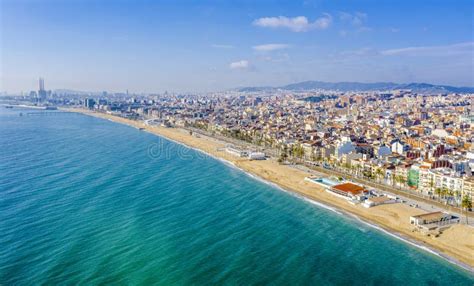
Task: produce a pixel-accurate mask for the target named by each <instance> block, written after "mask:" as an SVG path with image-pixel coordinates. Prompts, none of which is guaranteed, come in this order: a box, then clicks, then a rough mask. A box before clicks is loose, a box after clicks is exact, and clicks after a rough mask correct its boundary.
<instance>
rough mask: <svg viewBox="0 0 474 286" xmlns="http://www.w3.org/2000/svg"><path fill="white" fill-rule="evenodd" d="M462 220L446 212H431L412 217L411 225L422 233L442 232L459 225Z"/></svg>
mask: <svg viewBox="0 0 474 286" xmlns="http://www.w3.org/2000/svg"><path fill="white" fill-rule="evenodd" d="M459 221H460V218H459V217H457V216H453V215H451V214H449V213H446V212H441V211H437V212H431V213H426V214H420V215H415V216H411V217H410V224H412V225H414V226H415V227H416V228H417V229H418V230H420V231H422V232H429V231H434V230H441V229H443V228H447V227H449V226H451V225H452V224H456V223H459Z"/></svg>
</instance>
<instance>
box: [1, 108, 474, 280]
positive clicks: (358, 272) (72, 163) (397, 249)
mask: <svg viewBox="0 0 474 286" xmlns="http://www.w3.org/2000/svg"><path fill="white" fill-rule="evenodd" d="M19 112H23V113H24V112H25V110H18V109H14V110H7V109H4V108H3V107H2V108H1V110H0V147H1V148H0V174H1V176H0V285H33V284H34V285H38V284H48V285H54V284H68V285H71V284H85V285H96V284H114V285H120V284H129V285H130V284H131V285H136V284H141V285H188V284H193V285H209V284H219V285H220V284H227V285H256V284H258V285H264V284H272V285H472V284H473V283H474V278H473V276H472V274H470V273H468V272H467V271H465V270H463V269H461V268H459V267H456V266H454V265H452V264H450V263H448V262H446V261H445V260H443V259H441V258H439V257H436V256H434V255H432V254H429V253H427V252H424V251H422V250H420V249H418V248H415V247H413V246H410V245H408V244H405V243H403V242H401V241H399V240H397V239H395V238H392V237H390V236H388V235H386V234H383V233H381V232H379V231H378V230H375V229H372V228H370V227H368V226H366V225H364V224H361V223H359V222H357V221H355V220H353V219H348V218H345V217H344V216H342V215H339V214H336V213H334V212H331V211H329V210H326V209H323V208H320V207H317V206H314V205H312V204H310V203H308V202H305V201H304V200H302V199H300V198H297V197H295V196H292V195H290V194H288V193H285V192H282V191H280V190H278V189H276V188H273V187H271V186H269V185H266V184H264V183H262V182H260V181H257V180H254V179H253V178H251V177H249V176H247V175H246V174H244V173H242V172H241V171H239V170H236V169H233V168H231V167H229V166H227V165H226V164H224V163H222V162H220V161H217V160H214V159H212V158H209V157H206V156H203V155H201V154H200V153H198V152H196V151H193V150H190V149H186V148H184V147H181V145H177V144H175V143H172V142H170V141H167V140H165V139H162V138H160V137H157V136H154V135H151V134H148V133H146V132H143V131H139V130H137V129H134V128H131V127H128V126H123V125H120V124H117V123H113V122H110V121H106V120H100V119H97V118H92V117H88V116H84V115H79V114H60V113H58V114H56V115H51V114H50V113H48V115H47V114H44V115H36V116H22V117H20V116H18V113H19Z"/></svg>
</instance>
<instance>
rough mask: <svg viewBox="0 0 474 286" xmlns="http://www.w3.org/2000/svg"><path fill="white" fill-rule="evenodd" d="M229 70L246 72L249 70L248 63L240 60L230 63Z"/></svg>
mask: <svg viewBox="0 0 474 286" xmlns="http://www.w3.org/2000/svg"><path fill="white" fill-rule="evenodd" d="M229 68H230V69H232V70H246V69H249V68H250V63H249V61H247V60H240V61H236V62H232V63H230V64H229Z"/></svg>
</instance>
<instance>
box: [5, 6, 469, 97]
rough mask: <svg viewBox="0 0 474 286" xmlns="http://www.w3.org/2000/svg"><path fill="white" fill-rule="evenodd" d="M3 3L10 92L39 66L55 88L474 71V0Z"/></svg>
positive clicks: (439, 79)
mask: <svg viewBox="0 0 474 286" xmlns="http://www.w3.org/2000/svg"><path fill="white" fill-rule="evenodd" d="M1 5H2V28H1V30H2V37H1V42H2V72H1V87H0V90H1V91H7V92H20V91H24V92H28V91H29V90H36V88H37V87H36V85H37V79H38V78H39V77H43V78H47V79H48V86H50V87H55V89H61V88H66V89H75V90H85V91H103V90H108V91H112V92H114V91H124V90H127V89H128V90H130V91H131V92H132V93H140V92H163V91H165V90H168V91H175V92H183V91H187V92H191V91H196V92H201V91H217V90H225V89H230V88H236V87H242V86H281V85H285V84H289V83H294V82H299V81H305V80H320V81H328V82H340V81H354V82H382V81H383V82H397V83H409V82H427V83H433V84H447V85H453V86H473V82H474V80H473V77H474V75H473V74H474V73H473V50H474V49H473V47H474V42H473V39H472V8H471V5H470V3H469V1H459V2H457V3H456V7H454V6H453V5H450V4H449V3H441V2H425V3H416V4H412V3H408V2H396V3H395V2H390V1H384V2H383V3H377V2H372V1H365V2H358V3H340V2H336V3H334V2H333V3H331V2H328V1H302V2H299V3H287V2H281V1H264V2H259V3H252V2H247V1H240V2H238V3H232V4H229V3H222V2H218V1H206V2H200V3H197V2H180V3H167V2H159V3H148V2H144V1H140V2H139V3H138V4H137V3H135V2H133V3H132V2H128V1H125V2H121V3H108V2H101V1H83V2H81V1H78V2H68V3H62V2H56V1H41V2H40V1H38V2H36V1H19V2H14V1H3V2H2V3H1ZM463 8H465V9H463ZM421 12H422V13H421ZM466 12H467V13H466ZM400 15H405V17H403V18H402V17H400ZM31 43H34V44H31Z"/></svg>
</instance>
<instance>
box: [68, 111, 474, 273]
mask: <svg viewBox="0 0 474 286" xmlns="http://www.w3.org/2000/svg"><path fill="white" fill-rule="evenodd" d="M63 110H66V111H71V112H79V113H83V114H87V115H91V116H95V117H99V118H103V119H109V120H112V121H114V122H118V123H122V124H127V125H131V126H134V127H137V128H138V127H139V128H144V130H146V131H148V132H150V133H153V134H156V135H159V136H163V137H166V138H168V139H171V140H174V141H177V142H180V143H183V144H185V145H187V146H189V147H192V148H196V149H199V150H202V151H204V152H205V153H208V154H209V155H211V156H214V157H217V158H221V159H224V160H226V161H228V162H230V163H232V164H233V165H235V166H236V167H238V168H240V169H242V170H244V171H245V172H248V173H250V174H253V175H255V176H257V177H259V178H262V179H264V180H266V181H268V182H271V183H274V184H276V185H278V186H280V187H281V188H283V189H285V190H287V191H291V192H294V193H297V194H299V195H301V196H303V197H305V198H308V199H310V200H313V201H316V202H321V203H323V204H326V205H329V206H332V207H334V208H336V209H339V210H342V211H343V212H342V213H343V215H349V214H353V215H355V216H357V217H358V218H360V219H361V220H363V221H365V222H368V223H371V224H374V225H376V226H378V227H380V228H383V229H384V230H386V231H388V232H390V233H392V234H395V235H397V236H399V237H402V238H404V239H406V240H409V241H411V242H416V244H418V245H421V246H422V247H426V248H429V249H430V250H433V251H435V252H437V253H439V254H440V255H442V256H443V257H445V258H447V259H448V260H451V261H454V262H456V263H458V264H459V265H461V266H463V267H464V268H466V269H468V270H470V271H473V267H474V228H472V227H469V226H466V225H462V224H458V225H453V226H452V227H450V228H449V229H447V230H444V231H443V232H442V234H441V235H439V236H438V237H433V236H429V237H428V236H425V235H422V234H420V233H418V232H413V226H412V225H410V223H409V217H410V216H412V215H417V214H421V213H424V212H425V211H423V210H420V209H416V208H412V207H410V206H408V205H406V204H401V203H397V204H389V205H380V206H376V207H373V208H368V209H367V208H364V207H363V206H361V205H352V204H349V203H348V202H347V201H346V200H343V199H340V198H338V197H335V196H333V195H331V194H329V193H327V192H326V191H324V189H323V188H322V187H319V186H318V185H316V184H313V183H311V182H308V181H305V180H304V179H305V177H307V176H308V173H306V172H304V171H302V170H298V169H296V168H292V167H291V166H286V165H281V164H279V163H278V162H276V160H274V159H267V160H262V161H250V160H248V159H243V158H239V157H234V156H232V155H230V154H229V153H227V152H225V151H223V150H222V149H223V148H224V147H225V144H226V143H225V142H222V141H219V140H217V139H214V138H209V137H206V136H193V135H190V134H189V132H188V131H186V130H184V129H180V128H165V127H158V126H153V127H151V126H146V125H145V124H144V123H143V122H138V121H132V120H128V119H125V118H121V117H117V116H113V115H109V114H104V113H95V112H91V111H88V110H83V109H63ZM368 247H370V246H368Z"/></svg>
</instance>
